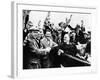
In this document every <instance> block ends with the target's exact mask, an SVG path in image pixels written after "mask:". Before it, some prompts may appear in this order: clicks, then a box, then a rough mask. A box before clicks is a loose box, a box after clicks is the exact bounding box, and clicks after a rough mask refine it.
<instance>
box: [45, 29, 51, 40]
mask: <svg viewBox="0 0 100 80" xmlns="http://www.w3.org/2000/svg"><path fill="white" fill-rule="evenodd" d="M45 36H46V38H47V39H48V40H50V38H51V32H49V31H47V32H46V34H45Z"/></svg>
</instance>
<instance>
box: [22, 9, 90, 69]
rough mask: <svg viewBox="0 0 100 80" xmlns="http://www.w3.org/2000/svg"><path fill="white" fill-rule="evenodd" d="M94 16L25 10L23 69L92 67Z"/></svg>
mask: <svg viewBox="0 0 100 80" xmlns="http://www.w3.org/2000/svg"><path fill="white" fill-rule="evenodd" d="M90 15H91V14H89V13H78V12H77V13H74V12H73V13H71V12H60V11H58V12H57V11H42V10H41V11H39V10H23V17H22V19H23V69H41V68H64V67H84V66H91V29H90V27H91V16H90Z"/></svg>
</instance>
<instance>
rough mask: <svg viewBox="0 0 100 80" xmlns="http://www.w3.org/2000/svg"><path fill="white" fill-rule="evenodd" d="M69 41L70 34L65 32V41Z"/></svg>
mask: <svg viewBox="0 0 100 80" xmlns="http://www.w3.org/2000/svg"><path fill="white" fill-rule="evenodd" d="M69 41H70V37H69V34H65V35H64V42H65V43H69Z"/></svg>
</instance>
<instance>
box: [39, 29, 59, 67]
mask: <svg viewBox="0 0 100 80" xmlns="http://www.w3.org/2000/svg"><path fill="white" fill-rule="evenodd" d="M41 44H42V46H43V48H44V49H46V48H47V49H48V50H49V51H50V50H51V48H52V47H55V46H57V44H56V43H55V42H54V41H53V40H52V38H51V32H50V31H49V30H47V31H46V33H45V37H44V38H43V39H42V40H41ZM49 54H50V53H49V52H46V53H45V56H43V58H42V67H43V68H50V67H51V61H50V58H49Z"/></svg>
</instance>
